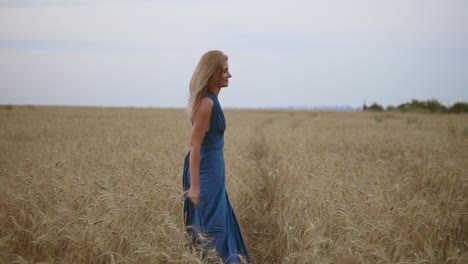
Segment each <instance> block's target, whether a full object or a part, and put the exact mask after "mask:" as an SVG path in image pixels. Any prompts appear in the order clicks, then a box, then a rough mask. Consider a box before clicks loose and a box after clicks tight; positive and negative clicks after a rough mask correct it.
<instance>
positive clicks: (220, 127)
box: [183, 50, 249, 263]
mask: <svg viewBox="0 0 468 264" xmlns="http://www.w3.org/2000/svg"><path fill="white" fill-rule="evenodd" d="M229 78H231V74H230V73H229V66H228V57H227V56H226V55H225V54H224V53H223V52H221V51H218V50H212V51H208V52H207V53H205V54H204V55H203V56H202V57H201V59H200V62H199V63H198V65H197V67H196V68H195V72H194V73H193V76H192V80H191V81H190V97H189V103H188V113H189V115H190V119H191V121H192V134H191V142H190V145H191V147H190V151H189V152H188V153H187V155H186V157H185V163H184V172H183V188H184V192H185V202H184V221H185V225H186V227H187V232H188V233H189V234H190V235H191V236H192V237H193V239H194V241H196V243H198V244H199V245H201V246H202V247H203V248H204V250H205V252H206V251H207V250H209V249H211V248H214V249H215V250H216V253H217V255H218V256H219V257H221V258H222V259H223V261H224V262H225V263H241V262H247V263H248V262H249V256H248V253H247V249H246V246H245V243H244V239H243V237H242V233H241V230H240V227H239V224H238V222H237V218H236V215H235V214H234V210H233V209H232V207H231V203H230V202H229V198H228V195H227V192H226V179H225V170H224V153H223V146H224V130H225V129H226V122H225V119H224V114H223V110H222V108H221V105H220V104H219V101H218V95H219V92H220V91H221V89H222V88H224V87H227V86H228V85H229Z"/></svg>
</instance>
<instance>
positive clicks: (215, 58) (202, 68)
mask: <svg viewBox="0 0 468 264" xmlns="http://www.w3.org/2000/svg"><path fill="white" fill-rule="evenodd" d="M227 59H228V56H226V55H225V54H224V53H223V52H222V51H219V50H210V51H208V52H206V53H205V54H203V56H202V57H201V59H200V61H199V62H198V65H197V67H196V68H195V71H194V72H193V75H192V79H191V80H190V95H189V100H188V106H187V113H188V115H189V117H190V120H192V119H193V114H194V113H195V111H196V110H197V107H198V105H199V104H200V101H201V99H202V98H203V97H205V96H206V95H207V94H208V92H209V91H210V89H211V88H212V87H213V86H216V85H218V84H219V83H220V81H221V78H222V74H223V66H224V63H225V62H226V61H227Z"/></svg>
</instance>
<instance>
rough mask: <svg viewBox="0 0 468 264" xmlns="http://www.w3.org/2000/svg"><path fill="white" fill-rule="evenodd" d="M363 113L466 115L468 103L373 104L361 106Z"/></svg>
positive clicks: (412, 101)
mask: <svg viewBox="0 0 468 264" xmlns="http://www.w3.org/2000/svg"><path fill="white" fill-rule="evenodd" d="M363 110H364V111H370V112H384V111H386V112H403V113H404V112H419V113H457V114H459V113H468V103H465V102H456V103H454V104H453V105H451V106H449V107H447V106H445V105H443V104H441V103H440V102H439V101H438V100H436V99H432V100H428V101H419V100H414V99H413V100H411V102H408V103H403V104H400V105H398V106H396V107H395V106H393V105H389V106H387V107H386V108H384V107H383V106H382V105H380V104H378V103H373V104H371V105H370V106H367V105H366V103H364V105H363Z"/></svg>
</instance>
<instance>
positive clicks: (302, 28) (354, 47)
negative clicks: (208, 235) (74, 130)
mask: <svg viewBox="0 0 468 264" xmlns="http://www.w3.org/2000/svg"><path fill="white" fill-rule="evenodd" d="M211 49H220V50H223V51H224V52H225V53H226V54H227V55H228V56H229V64H230V68H231V73H232V75H233V77H232V79H231V82H230V86H229V88H227V89H225V90H223V91H222V93H221V95H220V98H221V103H222V104H223V106H225V107H249V108H251V107H254V108H255V107H261V108H263V107H288V106H294V107H317V106H343V105H349V106H361V105H362V103H363V101H364V100H366V102H367V103H372V102H378V103H381V104H383V105H388V104H393V105H397V104H400V103H403V102H407V101H409V100H411V99H420V100H428V99H432V98H434V99H438V100H440V101H441V102H442V103H444V104H452V103H454V102H456V101H468V1H465V0H453V1H452V0H445V1H442V0H439V1H437V0H391V1H390V0H388V1H376V0H353V1H349V0H341V1H338V0H328V1H310V0H309V1H308V0H292V1H276V0H257V1H256V0H250V1H249V0H236V1H214V0H202V1H188V0H161V1H156V0H155V1H149V0H148V1H143V0H136V1H135V0H133V1H130V0H128V1H125V0H118V1H116V0H114V1H111V0H84V1H78V0H55V1H54V0H0V104H40V105H42V104H52V105H95V106H151V107H184V106H185V104H186V99H187V95H188V82H189V80H190V78H191V75H192V73H193V70H194V68H195V65H196V64H197V62H198V60H199V58H200V56H201V55H202V54H203V53H204V52H205V51H208V50H211Z"/></svg>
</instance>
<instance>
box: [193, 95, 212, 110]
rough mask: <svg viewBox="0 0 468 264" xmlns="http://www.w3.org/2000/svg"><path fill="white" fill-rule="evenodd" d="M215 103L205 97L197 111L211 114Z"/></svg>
mask: <svg viewBox="0 0 468 264" xmlns="http://www.w3.org/2000/svg"><path fill="white" fill-rule="evenodd" d="M213 105H214V104H213V101H211V99H210V98H208V97H203V98H202V99H201V100H200V104H199V105H198V109H197V111H202V112H207V111H208V112H211V109H212V108H213Z"/></svg>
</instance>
